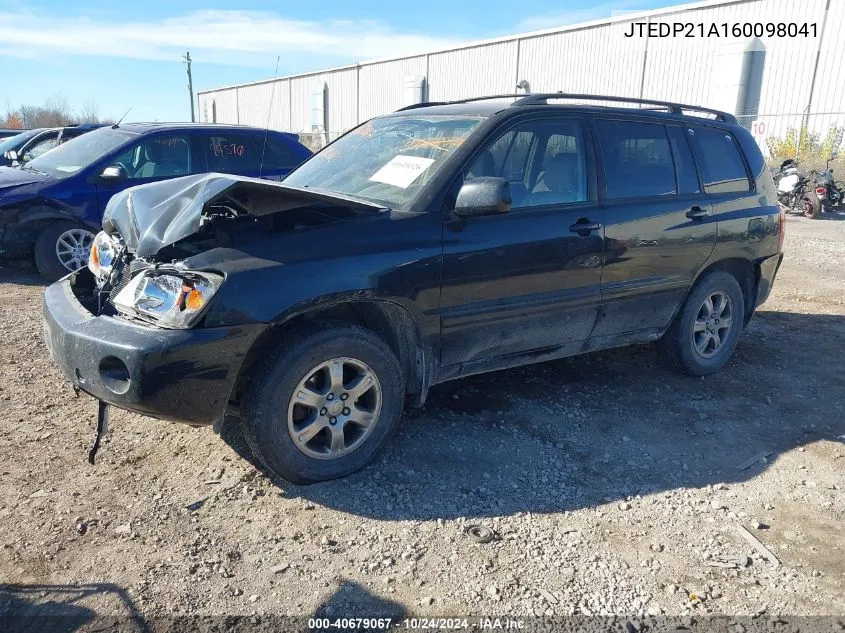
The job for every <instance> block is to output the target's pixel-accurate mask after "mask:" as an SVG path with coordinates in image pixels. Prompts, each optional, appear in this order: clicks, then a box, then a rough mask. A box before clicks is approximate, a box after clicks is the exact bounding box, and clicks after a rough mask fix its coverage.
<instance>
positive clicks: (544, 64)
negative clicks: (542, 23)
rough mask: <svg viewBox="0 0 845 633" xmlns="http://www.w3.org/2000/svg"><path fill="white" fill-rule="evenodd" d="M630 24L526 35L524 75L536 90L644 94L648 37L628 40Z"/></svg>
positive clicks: (521, 59)
mask: <svg viewBox="0 0 845 633" xmlns="http://www.w3.org/2000/svg"><path fill="white" fill-rule="evenodd" d="M629 28H630V27H629V23H628V22H622V23H618V24H608V25H604V26H597V27H594V28H587V29H582V30H578V31H566V32H563V33H554V34H551V35H542V36H539V37H530V38H526V39H523V40H521V41H520V42H519V72H518V73H517V74H518V75H519V79H525V80H527V81H528V82H529V84H530V85H531V90H532V91H533V92H544V91H548V92H556V91H558V90H563V91H564V92H577V93H586V94H616V95H622V96H635V97H636V96H639V94H640V82H641V77H642V72H643V62H644V56H645V47H646V39H645V38H637V39H630V40H628V39H625V38H624V36H623V33H625V32H626V31H627V30H628V29H629ZM623 48H624V51H623ZM514 85H515V83H513V82H512V85H510V86H508V91H509V92H510V91H512V90H513V89H514Z"/></svg>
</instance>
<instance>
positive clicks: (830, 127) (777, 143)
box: [737, 112, 845, 174]
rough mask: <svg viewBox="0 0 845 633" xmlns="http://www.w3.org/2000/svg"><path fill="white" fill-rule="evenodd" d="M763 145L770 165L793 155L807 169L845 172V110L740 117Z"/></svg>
mask: <svg viewBox="0 0 845 633" xmlns="http://www.w3.org/2000/svg"><path fill="white" fill-rule="evenodd" d="M737 120H738V121H739V124H740V125H742V126H743V127H745V128H746V129H747V130H748V131H749V132H751V134H752V135H753V136H754V138H755V139H756V140H757V143H758V144H759V145H760V149H762V150H763V154H764V155H765V156H766V159H767V161H768V162H769V164H770V165H771V166H777V165H780V164H781V163H782V162H783V161H784V160H786V159H787V158H792V159H794V160H796V161H798V163H799V164H800V165H801V166H802V168H803V169H806V170H807V171H809V170H811V169H824V168H825V165H826V164H827V161H828V159H829V158H830V157H831V155H833V154H834V153H836V154H838V157H837V158H836V159H835V160H833V161H831V163H830V165H831V167H832V168H833V169H834V173H839V174H845V155H843V149H845V147H843V140H845V112H822V113H810V114H807V113H791V114H773V115H760V114H758V115H746V116H738V117H737Z"/></svg>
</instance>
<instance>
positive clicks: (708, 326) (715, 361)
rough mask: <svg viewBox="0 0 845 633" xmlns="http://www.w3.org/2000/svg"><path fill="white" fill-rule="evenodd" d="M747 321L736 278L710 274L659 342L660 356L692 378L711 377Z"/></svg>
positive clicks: (730, 350)
mask: <svg viewBox="0 0 845 633" xmlns="http://www.w3.org/2000/svg"><path fill="white" fill-rule="evenodd" d="M744 321H745V301H744V297H743V294H742V289H741V288H740V287H739V283H738V282H737V280H736V278H735V277H734V276H733V275H731V274H730V273H727V272H724V271H713V272H710V273H707V274H706V276H705V277H703V278H702V279H701V280H700V281H699V282H698V283H697V284H696V286H695V287H694V288H693V289H692V291H691V292H690V293H689V295H688V296H687V299H686V301H685V302H684V305H683V307H682V308H681V311H680V312H679V313H678V314H677V316H676V317H675V320H674V321H673V322H672V325H671V326H670V328H669V331H668V332H666V334H665V335H664V336H663V338H662V339H661V340H660V344H659V345H660V350H661V355H662V356H663V357H664V359H666V360H667V361H668V362H669V364H670V365H672V366H673V367H675V368H677V369H680V370H681V371H683V372H685V373H687V374H690V375H692V376H706V375H707V374H712V373H714V372H716V371H718V370H719V369H721V368H722V367H723V366H724V365H725V363H727V362H728V360H729V359H730V357H731V356H732V355H733V352H734V350H735V349H736V345H737V342H738V341H739V336H740V334H741V333H742V328H743V324H744Z"/></svg>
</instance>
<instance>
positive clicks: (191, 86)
mask: <svg viewBox="0 0 845 633" xmlns="http://www.w3.org/2000/svg"><path fill="white" fill-rule="evenodd" d="M182 62H183V63H185V64H187V65H188V94H189V95H190V97H191V123H195V122H196V119H195V118H194V82H193V80H192V79H191V51H186V52H185V56H184V57H182Z"/></svg>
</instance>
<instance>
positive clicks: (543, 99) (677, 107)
mask: <svg viewBox="0 0 845 633" xmlns="http://www.w3.org/2000/svg"><path fill="white" fill-rule="evenodd" d="M521 97H522V98H520V99H519V100H517V101H516V102H515V103H514V105H538V104H542V103H548V102H549V99H580V100H582V101H614V102H619V103H640V104H643V105H650V106H659V107H662V108H666V109H667V110H668V111H669V112H671V113H672V114H680V115H682V116H683V115H684V111H685V110H688V111H690V112H704V113H706V114H712V115H713V116H715V117H716V119H717V120H719V121H724V122H726V123H736V117H735V116H734V115H733V114H729V113H728V112H722V111H721V110H713V109H712V108H704V107H701V106H696V105H687V104H684V103H674V102H672V101H656V100H654V99H638V98H636V97H613V96H607V95H588V94H572V93H568V92H544V93H537V94H527V95H521ZM650 109H651V108H650Z"/></svg>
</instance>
